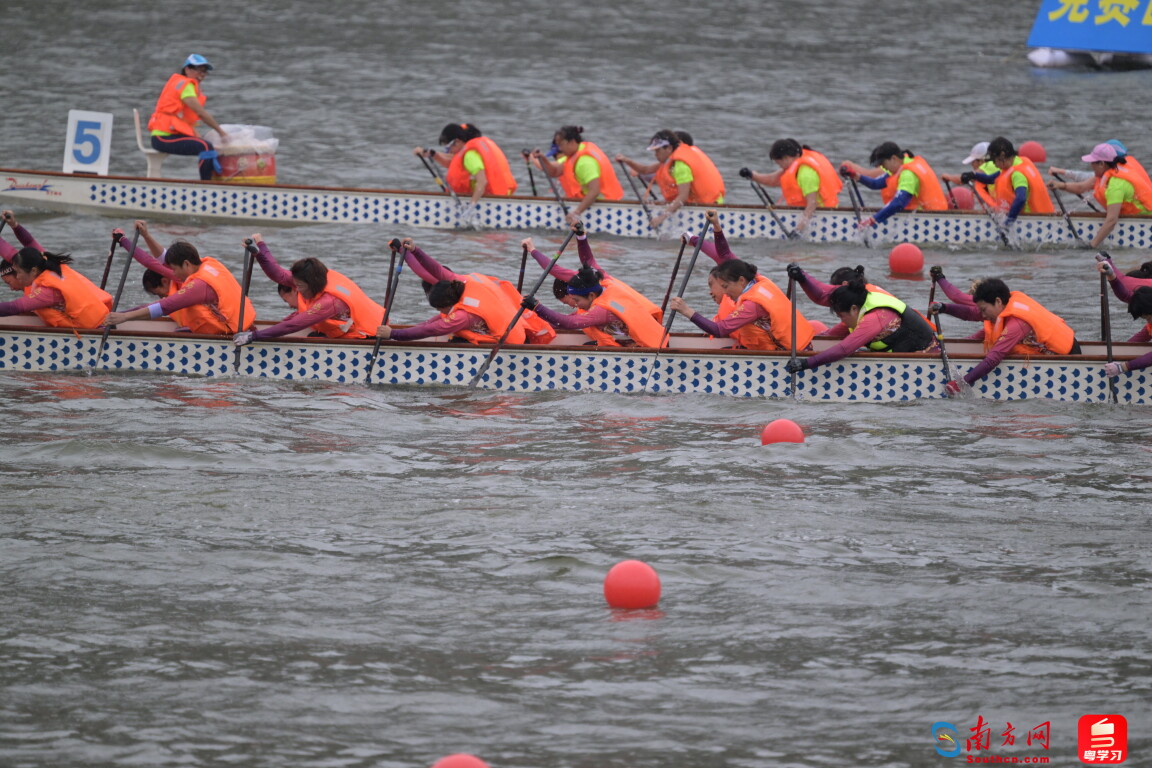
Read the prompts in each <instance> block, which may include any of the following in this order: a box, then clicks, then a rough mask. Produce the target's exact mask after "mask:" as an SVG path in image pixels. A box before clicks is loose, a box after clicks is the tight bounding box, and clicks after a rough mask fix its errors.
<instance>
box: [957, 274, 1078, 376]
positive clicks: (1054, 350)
mask: <svg viewBox="0 0 1152 768" xmlns="http://www.w3.org/2000/svg"><path fill="white" fill-rule="evenodd" d="M972 302H973V304H974V305H975V308H976V311H977V312H978V313H979V315H980V319H981V320H983V322H984V327H983V328H982V329H980V330H979V331H977V332H976V333H974V334H972V336H970V337H969V338H971V339H975V340H978V341H983V342H984V351H985V355H984V359H983V360H981V361H980V363H979V364H978V365H977V366H976V367H975V368H973V369H972V370H971V371H969V372H968V373H966V374H965V375H964V378H963V379H959V380H952V381H949V382H948V383H947V384H946V385H945V392H946V394H948V395H950V396H951V395H958V394H960V393H961V392H962V391H963V390H964V388H965V387H970V386H972V385H973V384H975V383H976V382H977V381H979V380H980V379H982V378H984V377H985V376H987V375H988V374H989V373H991V372H992V371H993V370H995V368H996V366H998V365H1000V362H1001V361H1002V360H1003V359H1004V358H1005V357H1006V356H1007V355H1009V354H1014V355H1069V354H1071V355H1078V354H1080V344H1079V343H1078V342H1077V341H1076V334H1075V333H1074V332H1073V331H1072V329H1071V328H1070V327H1068V324H1067V323H1066V322H1064V320H1063V319H1062V318H1061V317H1059V316H1058V315H1056V314H1055V313H1053V312H1051V311H1050V310H1048V309H1046V308H1045V307H1044V306H1043V305H1041V304H1040V302H1038V301H1036V300H1035V299H1033V298H1032V297H1030V296H1028V295H1027V294H1025V293H1022V292H1020V291H1012V290H1009V288H1008V286H1007V285H1006V284H1005V283H1004V281H1003V280H1000V279H999V278H995V277H993V278H988V279H985V280H980V281H979V282H977V283H975V284H974V288H973V291H972ZM961 307H962V305H947V309H946V311H948V313H949V314H955V315H956V316H957V317H963V316H964V314H963V313H964V312H966V310H962V309H961Z"/></svg>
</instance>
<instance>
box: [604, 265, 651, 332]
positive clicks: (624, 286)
mask: <svg viewBox="0 0 1152 768" xmlns="http://www.w3.org/2000/svg"><path fill="white" fill-rule="evenodd" d="M600 285H614V286H616V287H617V288H619V289H620V290H621V291H623V292H624V293H626V294H628V295H629V296H631V297H632V298H633V300H635V301H637V302H639V303H640V304H641V305H642V306H644V307H647V309H648V312H649V313H650V314H651V315H652V319H653V320H655V321H656V322H658V323H662V322H664V311H663V310H662V309H660V307H659V306H658V305H657V304H656V302H654V301H652V300H651V299H650V298H648V297H647V296H645V295H644V294H642V293H640V291H638V290H636V289H635V288H633V287H632V286H630V285H628V283H626V282H624V281H623V280H620V279H618V278H615V277H609V276H605V277H604V279H603V280H601V281H600Z"/></svg>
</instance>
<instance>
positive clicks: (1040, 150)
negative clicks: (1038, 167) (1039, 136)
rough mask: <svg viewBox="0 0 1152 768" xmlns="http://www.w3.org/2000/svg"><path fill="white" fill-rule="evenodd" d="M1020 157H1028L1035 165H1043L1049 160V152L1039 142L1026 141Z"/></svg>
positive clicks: (1021, 147)
mask: <svg viewBox="0 0 1152 768" xmlns="http://www.w3.org/2000/svg"><path fill="white" fill-rule="evenodd" d="M1019 152H1020V157H1026V158H1028V159H1029V160H1031V161H1032V162H1034V163H1042V162H1044V161H1045V160H1047V159H1048V150H1046V149H1044V145H1043V144H1041V143H1040V142H1038V141H1026V142H1024V143H1023V144H1021V145H1020V149H1019Z"/></svg>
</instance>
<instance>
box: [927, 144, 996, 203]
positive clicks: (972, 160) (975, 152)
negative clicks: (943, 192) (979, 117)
mask: <svg viewBox="0 0 1152 768" xmlns="http://www.w3.org/2000/svg"><path fill="white" fill-rule="evenodd" d="M960 165H966V166H968V167H969V168H970V169H971V170H973V171H976V172H979V173H984V174H988V175H992V174H994V173H996V171H997V170H998V169H997V168H996V164H995V163H993V162H992V161H991V160H989V159H988V142H987V141H978V142H976V143H975V144H974V145H972V151H971V152H969V153H968V156H967V157H965V158H964V159H963V160H961V161H960ZM962 176H963V174H961V173H942V174H940V178H941V179H942V180H943V181H947V182H949V183H951V184H963V183H964V180H963V178H962ZM973 187H975V189H976V194H978V195H980V199H981V200H983V201H984V204H985V205H988V206H995V205H996V193H995V189H996V185H995V184H973Z"/></svg>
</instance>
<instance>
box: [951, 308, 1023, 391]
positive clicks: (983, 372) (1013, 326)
mask: <svg viewBox="0 0 1152 768" xmlns="http://www.w3.org/2000/svg"><path fill="white" fill-rule="evenodd" d="M1031 332H1032V326H1030V325H1028V323H1026V322H1024V321H1023V320H1021V319H1020V318H1018V317H1010V318H1008V320H1007V321H1006V322H1005V323H1004V331H1003V332H1002V333H1001V334H1000V338H998V339H996V343H995V344H993V345H992V348H991V349H989V350H988V353H987V354H986V355H984V359H983V360H981V361H980V362H979V363H977V364H976V367H975V368H973V369H972V370H971V371H969V372H968V373H966V374H964V381H966V382H968V384H975V383H976V382H977V381H979V380H980V379H982V378H984V377H985V376H987V375H988V374H989V373H991V371H992V369H994V368H995V367H996V366H998V365H1000V362H1001V361H1002V360H1003V359H1004V358H1005V356H1007V355H1008V353H1010V352H1011V351H1012V347H1014V346H1016V345H1017V344H1019V343H1020V342H1021V341H1023V340H1024V337H1025V336H1027V335H1028V334H1029V333H1031Z"/></svg>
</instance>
